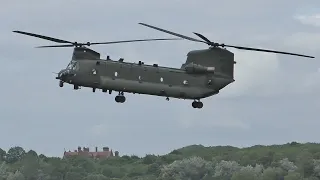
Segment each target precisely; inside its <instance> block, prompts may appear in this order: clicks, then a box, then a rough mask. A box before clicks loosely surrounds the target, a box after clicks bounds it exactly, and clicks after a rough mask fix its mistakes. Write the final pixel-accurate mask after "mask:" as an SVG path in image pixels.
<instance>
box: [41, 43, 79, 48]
mask: <svg viewBox="0 0 320 180" xmlns="http://www.w3.org/2000/svg"><path fill="white" fill-rule="evenodd" d="M73 46H74V45H73V44H65V45H52V46H37V47H36V48H51V47H73Z"/></svg>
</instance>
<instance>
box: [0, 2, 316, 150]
mask: <svg viewBox="0 0 320 180" xmlns="http://www.w3.org/2000/svg"><path fill="white" fill-rule="evenodd" d="M230 3H233V6H230ZM26 5H28V6H26ZM316 5H318V6H319V2H318V1H308V2H304V1H299V2H298V1H294V2H293V1H288V0H283V1H274V0H271V1H262V0H258V1H257V0H245V1H231V0H229V1H223V2H222V1H219V2H216V1H209V0H206V1H202V3H196V2H195V1H178V0H176V1H146V0H139V1H132V2H131V1H111V2H108V3H106V2H105V1H102V0H97V1H92V2H88V1H62V0H56V1H40V0H32V1H28V2H27V1H8V2H6V3H4V5H2V6H1V7H0V8H1V11H0V21H1V22H2V25H3V26H2V27H1V29H0V39H1V42H0V54H1V62H2V67H3V70H2V71H1V72H0V75H1V79H0V80H1V82H2V85H3V86H2V88H1V93H0V98H1V104H0V106H1V113H0V114H1V121H0V122H1V126H0V135H1V136H2V137H5V140H4V141H2V147H5V148H9V147H11V146H13V145H22V146H23V147H25V148H28V149H30V148H31V149H35V150H37V151H39V152H40V153H46V154H49V155H62V153H63V148H66V149H73V148H76V147H77V146H78V145H81V146H90V147H94V146H100V147H101V146H104V145H107V146H110V147H111V148H113V149H116V150H119V151H120V153H128V154H138V155H144V154H145V153H160V154H163V153H167V152H169V151H171V150H172V149H174V148H178V147H181V146H184V145H189V144H200V143H201V144H204V145H225V144H230V145H236V146H248V145H253V144H273V143H285V142H287V141H293V140H299V141H316V140H317V139H316V138H315V137H317V136H318V135H319V133H318V132H317V129H316V128H315V127H317V124H318V122H317V121H316V118H317V117H318V115H319V114H318V110H319V108H320V104H319V101H318V99H319V95H318V93H317V92H318V89H316V88H319V83H317V82H319V73H318V72H317V68H319V67H320V64H319V63H318V61H314V60H308V59H303V58H295V57H288V56H282V55H277V56H274V55H265V54H263V53H262V54H257V53H249V52H238V51H236V50H233V49H230V50H232V51H234V52H235V53H236V61H238V64H237V66H236V71H237V76H236V82H235V83H234V84H232V85H231V86H230V87H227V88H226V89H225V91H222V92H221V94H219V95H217V96H215V97H211V98H209V99H206V100H204V109H203V110H201V111H199V110H194V109H192V107H191V102H190V101H185V100H174V99H172V100H170V101H169V102H167V101H165V99H164V98H159V97H152V96H142V95H131V94H130V95H127V98H128V102H126V103H125V104H121V105H120V104H116V103H115V102H114V95H112V96H110V95H108V94H102V93H101V92H97V93H95V94H93V93H92V92H91V90H90V89H81V90H79V91H74V90H72V87H70V86H67V87H65V88H59V87H58V82H57V81H56V80H55V79H54V74H52V73H51V72H53V71H58V70H59V69H61V68H64V67H65V66H66V65H67V63H68V61H69V59H70V58H71V53H72V49H70V48H68V49H67V48H66V49H35V48H33V47H34V46H38V45H44V44H51V43H50V42H46V41H44V40H40V39H35V38H32V37H25V36H21V35H17V34H13V33H12V32H11V31H12V30H25V31H31V32H35V33H42V34H46V35H51V36H56V37H59V38H64V39H68V40H77V41H84V42H86V41H112V40H118V39H133V38H150V37H170V36H169V35H166V34H164V33H161V32H157V31H154V30H152V29H148V28H145V27H142V26H139V25H138V24H137V23H138V22H145V23H150V24H154V25H158V26H160V27H163V28H167V29H170V30H174V31H176V32H180V33H184V34H186V35H190V36H192V32H194V31H197V32H200V33H203V34H205V35H206V36H208V37H209V38H210V39H212V40H217V41H219V42H224V43H229V44H237V45H248V46H258V47H264V48H277V49H278V48H280V49H281V50H282V49H283V50H288V51H298V52H299V53H310V54H312V55H315V56H316V57H318V56H319V55H320V54H319V51H317V50H316V49H313V47H312V46H311V45H312V44H316V43H317V42H318V41H317V39H315V38H303V37H301V36H294V37H293V36H292V35H294V34H297V33H309V32H310V31H314V28H313V27H310V26H306V25H302V24H301V23H300V22H298V21H296V20H295V19H294V17H295V16H296V15H297V14H302V13H303V12H305V11H306V10H307V9H308V8H310V7H314V6H316ZM262 40H263V41H262ZM288 42H300V43H301V45H299V43H288ZM293 44H295V46H292V45H293ZM92 48H93V49H95V50H97V51H99V52H101V54H102V56H104V57H105V56H106V55H111V57H112V58H115V59H117V58H120V57H124V58H125V60H126V61H138V60H143V61H145V62H146V63H153V62H158V63H159V64H160V65H165V66H174V67H180V64H181V63H183V61H184V60H185V58H186V53H187V52H188V51H189V50H191V49H201V48H207V47H206V45H202V44H196V43H193V42H189V41H178V42H153V43H137V44H119V45H112V46H95V47H92ZM268 72H270V73H271V74H268ZM308 79H309V81H308ZM310 79H311V80H310ZM300 84H307V85H308V86H306V87H309V88H310V87H311V88H310V89H303V88H302V87H304V86H300ZM240 90H241V93H240ZM269 90H270V91H272V92H273V93H268V91H269ZM297 92H299V93H297ZM266 94H267V95H266ZM302 122H303V123H302Z"/></svg>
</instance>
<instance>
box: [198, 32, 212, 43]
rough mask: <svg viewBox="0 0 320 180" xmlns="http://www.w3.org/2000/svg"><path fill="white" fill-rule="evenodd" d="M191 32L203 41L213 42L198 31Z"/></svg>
mask: <svg viewBox="0 0 320 180" xmlns="http://www.w3.org/2000/svg"><path fill="white" fill-rule="evenodd" d="M193 34H195V35H197V36H199V37H200V38H201V39H203V40H204V41H206V42H207V43H208V44H210V45H211V44H213V42H211V41H210V40H209V39H208V38H206V37H204V35H202V34H200V33H196V32H194V33H193Z"/></svg>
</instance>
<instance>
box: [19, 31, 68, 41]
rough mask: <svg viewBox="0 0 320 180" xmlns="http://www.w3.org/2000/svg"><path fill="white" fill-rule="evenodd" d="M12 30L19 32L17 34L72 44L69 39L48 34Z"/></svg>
mask: <svg viewBox="0 0 320 180" xmlns="http://www.w3.org/2000/svg"><path fill="white" fill-rule="evenodd" d="M13 32H15V33H19V34H24V35H28V36H33V37H37V38H41V39H45V40H49V41H53V42H56V43H70V44H73V43H72V42H70V41H66V40H62V39H57V38H53V37H49V36H43V35H40V34H34V33H29V32H23V31H13Z"/></svg>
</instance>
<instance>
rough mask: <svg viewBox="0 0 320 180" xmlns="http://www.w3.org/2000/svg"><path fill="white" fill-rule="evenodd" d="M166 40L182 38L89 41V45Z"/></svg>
mask: <svg viewBox="0 0 320 180" xmlns="http://www.w3.org/2000/svg"><path fill="white" fill-rule="evenodd" d="M167 40H182V39H180V38H158V39H134V40H124V41H110V42H99V43H91V44H90V45H98V44H117V43H129V42H139V41H167Z"/></svg>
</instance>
